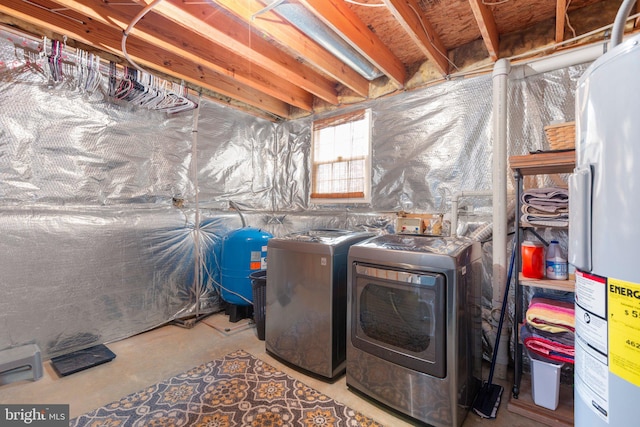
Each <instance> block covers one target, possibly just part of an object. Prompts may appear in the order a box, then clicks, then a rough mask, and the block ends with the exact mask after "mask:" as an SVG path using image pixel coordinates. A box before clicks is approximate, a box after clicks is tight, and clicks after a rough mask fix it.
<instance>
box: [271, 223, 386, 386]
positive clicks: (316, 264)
mask: <svg viewBox="0 0 640 427" xmlns="http://www.w3.org/2000/svg"><path fill="white" fill-rule="evenodd" d="M373 236H374V234H373V233H369V232H354V231H348V230H326V229H317V230H309V231H304V232H300V233H293V234H289V235H287V236H285V237H281V238H272V239H270V240H269V243H268V250H267V253H268V254H269V255H268V263H267V265H268V267H267V288H266V307H265V309H266V315H265V345H266V350H267V352H268V353H269V354H271V355H273V356H275V357H277V358H279V359H281V360H282V361H284V362H287V363H289V364H291V365H293V366H294V367H297V368H302V369H303V370H305V371H308V372H310V373H312V374H315V375H318V376H320V377H324V378H326V379H334V378H336V377H337V376H339V375H340V374H342V373H343V372H344V370H345V364H346V334H347V256H348V253H349V247H350V246H351V245H353V244H355V243H358V242H360V241H362V240H364V239H367V238H369V237H373Z"/></svg>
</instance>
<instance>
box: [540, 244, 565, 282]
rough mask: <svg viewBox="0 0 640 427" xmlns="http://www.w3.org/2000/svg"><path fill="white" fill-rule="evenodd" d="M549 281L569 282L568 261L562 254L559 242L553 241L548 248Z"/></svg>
mask: <svg viewBox="0 0 640 427" xmlns="http://www.w3.org/2000/svg"><path fill="white" fill-rule="evenodd" d="M545 266H546V273H547V279H555V280H567V277H568V272H567V267H568V265H567V259H566V258H565V257H564V255H563V253H562V248H561V247H560V243H558V241H557V240H552V241H551V243H549V247H548V248H547V258H546V262H545Z"/></svg>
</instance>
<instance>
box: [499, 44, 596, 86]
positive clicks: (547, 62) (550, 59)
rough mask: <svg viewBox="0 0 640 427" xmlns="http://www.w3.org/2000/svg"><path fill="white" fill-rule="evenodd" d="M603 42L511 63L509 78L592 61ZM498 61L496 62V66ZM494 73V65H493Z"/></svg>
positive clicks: (517, 77)
mask: <svg viewBox="0 0 640 427" xmlns="http://www.w3.org/2000/svg"><path fill="white" fill-rule="evenodd" d="M604 50H605V43H598V44H592V45H589V46H584V47H580V48H575V49H572V50H570V51H567V52H562V53H557V54H555V55H549V56H546V57H544V58H540V59H538V60H531V61H528V62H527V63H526V64H522V65H513V66H512V69H511V72H510V73H509V78H511V79H522V78H525V77H529V76H533V75H536V74H540V73H546V72H549V71H553V70H558V69H560V68H566V67H569V66H572V65H577V64H584V63H587V62H593V61H595V60H596V59H598V57H599V56H601V55H602V54H603V53H604ZM497 65H498V63H497V62H496V66H497ZM494 75H495V67H494Z"/></svg>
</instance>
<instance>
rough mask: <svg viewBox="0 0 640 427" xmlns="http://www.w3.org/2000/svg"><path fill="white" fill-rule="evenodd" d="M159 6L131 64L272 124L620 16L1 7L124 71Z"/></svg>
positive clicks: (499, 9)
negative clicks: (295, 20) (321, 31)
mask: <svg viewBox="0 0 640 427" xmlns="http://www.w3.org/2000/svg"><path fill="white" fill-rule="evenodd" d="M274 1H276V2H277V3H276V4H274V3H273V2H274ZM282 1H285V2H286V3H287V4H294V5H295V6H296V7H298V6H299V7H300V8H303V9H305V10H308V11H309V13H311V14H313V15H314V16H315V17H317V18H318V19H319V20H320V21H321V22H323V23H324V24H325V25H326V26H327V27H328V28H330V29H331V30H332V31H333V32H335V33H336V34H337V35H338V36H339V37H341V38H342V39H344V41H345V42H346V43H348V44H349V45H350V46H352V47H353V48H354V49H355V50H356V51H357V52H358V53H359V54H361V55H362V56H363V57H364V58H366V59H367V60H368V61H369V62H370V63H371V64H372V65H373V67H375V68H376V69H378V70H379V71H380V72H381V73H382V77H379V78H375V79H373V78H372V77H368V78H365V77H363V76H362V75H360V74H358V73H357V72H356V71H355V70H354V69H352V68H350V66H348V65H347V62H343V61H342V60H341V59H339V58H338V57H337V56H335V55H334V53H332V51H331V50H330V49H327V48H326V46H325V45H323V44H322V43H319V42H317V41H316V40H312V39H311V38H310V37H309V36H308V35H306V34H303V33H302V32H301V30H300V29H299V28H297V27H296V26H294V25H292V22H290V21H288V20H287V19H285V18H284V17H283V16H285V14H284V13H283V11H282V8H279V7H277V5H279V4H280V2H282ZM152 3H153V4H154V7H153V9H151V10H150V11H149V12H148V13H147V14H146V15H145V16H144V17H143V18H142V19H140V20H138V21H137V22H136V24H135V26H134V28H133V29H132V30H131V31H130V32H129V34H128V35H127V42H126V48H127V53H128V55H129V57H130V59H131V60H133V61H135V62H136V63H137V64H139V65H140V66H141V67H143V68H146V69H149V70H152V71H153V72H157V73H159V74H160V75H161V76H168V77H169V78H170V79H171V80H173V81H178V82H180V81H184V82H186V83H187V84H188V85H189V86H190V87H195V88H201V90H202V91H204V92H205V93H208V94H213V98H214V100H216V101H218V102H224V103H227V104H228V105H232V106H233V107H234V108H239V109H241V110H243V111H247V112H249V113H250V114H255V115H257V116H260V117H265V118H269V119H271V120H279V119H291V118H295V117H301V116H305V115H308V114H313V113H317V112H320V111H326V110H331V109H337V108H340V107H341V106H342V105H343V104H354V103H358V102H362V101H364V100H366V99H370V98H372V97H377V96H383V95H387V94H390V93H394V92H399V91H402V90H407V89H408V87H410V88H414V87H418V86H420V85H427V84H430V83H431V82H432V80H433V79H442V76H445V77H446V76H447V74H448V73H449V72H450V68H449V64H450V63H449V58H451V59H452V60H453V58H455V61H456V65H457V67H456V68H459V70H456V71H457V72H464V70H465V68H466V67H469V68H474V65H476V64H478V63H480V64H482V65H484V66H486V65H487V62H488V63H489V64H490V62H491V61H496V60H497V59H498V58H500V57H509V56H513V55H519V56H520V55H522V53H524V52H535V51H537V52H538V54H539V52H540V50H539V49H537V48H539V47H542V46H544V47H545V48H546V50H545V52H546V53H553V51H554V50H553V46H552V45H553V44H554V43H558V42H564V41H565V35H564V31H565V27H568V28H570V29H571V32H572V38H573V37H575V36H579V35H580V34H586V33H591V32H593V30H596V29H598V28H601V27H604V26H606V25H609V24H611V23H612V22H613V20H614V19H615V15H616V12H617V9H618V7H619V6H620V5H619V2H612V1H609V0H539V1H536V2H530V1H527V0H500V1H494V0H491V1H487V0H468V1H464V0H162V1H159V0H158V1H156V0H118V1H109V0H100V1H97V0H28V1H25V0H2V1H0V21H2V22H7V23H10V25H12V26H15V27H18V28H19V29H20V28H24V29H25V30H27V31H31V32H33V31H34V29H35V30H37V29H38V28H40V29H42V31H45V32H53V33H55V34H61V35H64V36H67V37H68V38H69V39H71V40H72V41H76V42H78V43H82V44H84V45H86V46H90V47H92V48H94V49H95V50H96V51H97V52H98V53H99V52H102V53H104V54H105V55H106V54H110V55H113V56H114V57H118V58H120V62H121V63H123V64H124V63H126V58H125V55H124V54H123V52H122V48H121V41H122V36H123V31H124V30H125V29H126V28H127V27H128V26H129V24H130V23H131V22H132V21H134V20H136V19H137V17H138V15H139V14H140V13H141V11H143V10H144V9H145V8H146V7H147V6H149V5H150V4H152ZM269 6H274V7H273V8H270V7H269ZM636 10H638V9H637V7H636ZM7 18H10V19H7ZM627 28H631V26H627ZM36 32H37V31H36ZM596 37H597V36H596ZM588 41H589V42H592V41H593V36H590V38H589V39H588ZM478 42H480V43H483V45H484V47H485V48H486V52H485V51H484V50H485V49H480V50H482V51H481V52H480V51H479V49H478V46H479V44H478ZM575 45H577V44H576V43H572V45H571V46H570V47H573V46H575ZM562 47H563V48H566V47H567V46H566V44H563V45H562ZM465 55H466V56H465ZM487 59H488V60H489V61H487ZM423 64H428V67H422V65H423ZM434 71H435V72H434ZM438 74H439V75H438ZM370 79H372V80H370Z"/></svg>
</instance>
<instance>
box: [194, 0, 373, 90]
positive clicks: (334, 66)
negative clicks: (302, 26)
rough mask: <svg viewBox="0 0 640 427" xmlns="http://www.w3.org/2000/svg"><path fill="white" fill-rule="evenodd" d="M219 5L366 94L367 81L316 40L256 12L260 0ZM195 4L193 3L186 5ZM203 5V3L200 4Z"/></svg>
mask: <svg viewBox="0 0 640 427" xmlns="http://www.w3.org/2000/svg"><path fill="white" fill-rule="evenodd" d="M213 1H215V2H216V3H217V4H218V5H219V6H220V7H222V8H224V9H226V10H228V11H229V12H230V13H232V14H234V15H236V16H237V17H239V18H240V19H242V20H243V21H245V22H246V23H247V24H248V25H250V26H251V27H253V28H255V29H257V30H259V31H262V32H263V33H264V34H265V35H267V36H268V37H271V38H273V39H274V40H277V41H278V42H279V43H281V44H282V45H283V46H286V47H287V48H288V49H291V50H292V51H294V52H295V53H296V55H298V56H299V57H300V58H302V59H303V60H304V61H306V62H308V63H310V64H312V65H313V66H314V67H316V68H318V69H320V70H321V71H322V72H323V73H325V74H327V75H329V76H330V77H331V78H333V79H335V80H337V81H338V82H340V83H342V84H343V85H344V86H346V87H348V88H349V89H351V90H353V91H354V92H355V93H357V94H358V95H360V96H363V97H365V98H366V97H368V96H369V82H368V81H367V80H366V79H365V78H364V77H362V76H361V75H359V74H358V73H356V72H355V71H353V70H352V69H351V68H349V67H345V66H344V65H343V64H341V63H340V62H338V61H336V58H335V56H333V55H332V54H331V53H329V52H327V51H326V50H325V49H324V48H322V46H320V45H319V44H318V43H316V42H314V41H313V40H311V39H310V38H309V37H307V36H306V35H304V34H302V33H301V32H299V31H298V30H297V29H295V28H294V27H293V26H292V25H291V24H290V23H288V22H286V21H285V20H284V19H283V18H281V17H280V16H278V15H277V14H276V13H273V12H268V11H266V12H264V13H259V14H258V12H261V11H262V10H264V8H265V6H262V5H261V4H260V3H259V2H242V1H238V0H213ZM188 7H196V6H190V5H189V6H188ZM199 7H203V6H199Z"/></svg>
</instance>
